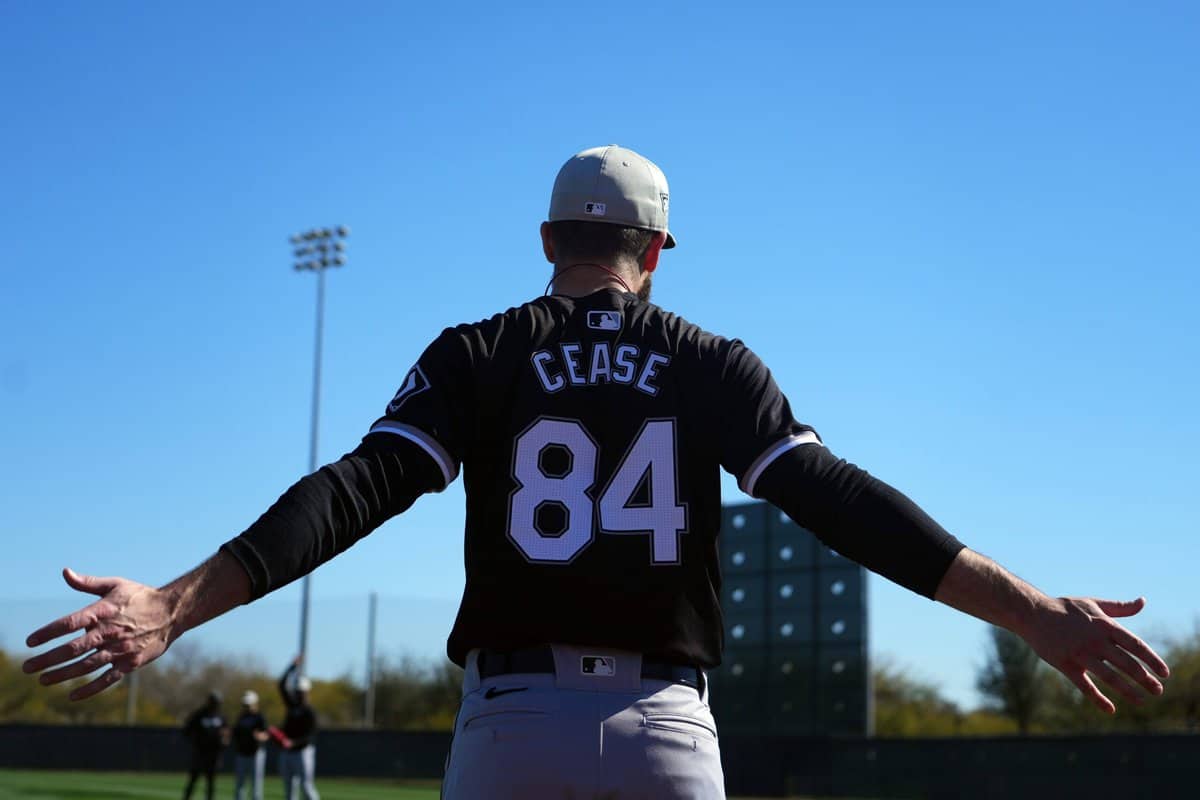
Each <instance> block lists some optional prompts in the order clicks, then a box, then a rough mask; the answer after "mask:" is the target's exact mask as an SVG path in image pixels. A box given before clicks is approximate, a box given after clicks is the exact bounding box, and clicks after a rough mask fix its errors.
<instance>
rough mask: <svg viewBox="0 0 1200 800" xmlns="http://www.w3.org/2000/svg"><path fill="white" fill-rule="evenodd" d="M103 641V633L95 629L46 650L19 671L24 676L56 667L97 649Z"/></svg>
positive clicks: (28, 661) (27, 662)
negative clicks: (22, 671)
mask: <svg viewBox="0 0 1200 800" xmlns="http://www.w3.org/2000/svg"><path fill="white" fill-rule="evenodd" d="M103 641H104V631H102V630H100V629H99V628H96V629H94V630H91V631H88V632H87V633H85V634H83V635H82V636H77V637H75V638H74V639H72V640H71V641H69V642H67V643H66V644H63V645H59V646H58V647H56V648H54V649H53V650H47V651H46V652H45V653H42V654H41V655H39V656H34V657H33V658H30V659H28V660H27V661H26V662H25V663H24V664H22V665H21V669H22V670H24V672H25V673H26V674H29V673H33V672H41V671H42V670H44V669H46V668H47V667H53V666H57V665H58V664H62V663H65V662H67V661H70V660H71V659H73V658H78V657H79V656H81V655H83V654H84V653H86V652H88V651H89V650H93V649H95V648H96V647H99V646H100V644H101V643H102V642H103Z"/></svg>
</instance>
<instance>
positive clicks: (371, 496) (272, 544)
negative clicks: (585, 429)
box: [24, 436, 443, 700]
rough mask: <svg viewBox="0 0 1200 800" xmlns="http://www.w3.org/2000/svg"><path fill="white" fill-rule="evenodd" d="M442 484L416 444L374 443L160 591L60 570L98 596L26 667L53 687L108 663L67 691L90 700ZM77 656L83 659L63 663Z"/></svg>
mask: <svg viewBox="0 0 1200 800" xmlns="http://www.w3.org/2000/svg"><path fill="white" fill-rule="evenodd" d="M442 483H443V478H442V476H441V474H440V473H439V472H438V470H437V468H436V467H435V465H434V464H433V463H432V462H431V461H430V459H429V457H428V456H427V455H426V454H425V453H424V452H423V451H421V450H419V449H418V448H417V447H416V446H415V445H413V444H411V443H409V442H407V441H406V440H404V439H401V438H399V437H394V436H387V437H380V436H372V437H368V439H367V440H366V441H364V443H363V444H362V445H360V446H359V447H358V448H357V449H356V450H355V451H354V452H353V453H350V454H349V455H346V456H343V457H342V458H341V459H340V460H339V461H337V462H334V463H333V464H330V465H328V466H325V467H322V468H321V469H320V470H318V471H317V472H315V473H313V474H312V475H309V476H307V477H305V478H303V479H301V480H300V481H299V482H298V483H296V484H295V485H294V486H292V487H291V488H290V489H288V491H287V492H285V493H284V495H283V496H282V497H280V498H279V500H278V501H277V502H276V503H275V504H274V505H273V506H272V507H271V508H270V510H268V511H267V512H266V513H265V514H263V515H262V517H260V518H259V519H258V521H257V522H255V523H254V524H253V525H252V526H250V528H248V529H247V530H246V531H245V532H244V533H243V534H241V535H240V536H238V537H237V538H235V539H233V540H231V541H230V542H227V543H226V544H225V545H224V546H223V547H222V548H221V550H220V552H218V553H217V554H216V555H214V556H213V557H212V558H209V559H208V560H207V561H205V562H204V563H203V564H201V565H200V566H198V567H196V568H195V569H193V570H192V571H191V572H189V573H187V574H186V575H183V576H181V577H180V578H177V579H176V580H174V581H172V582H171V583H169V584H167V585H166V586H163V587H161V588H158V589H155V588H154V587H151V586H146V585H144V584H141V583H136V582H134V581H131V580H127V579H125V578H94V577H90V576H87V575H79V574H77V573H75V572H73V571H71V570H69V569H66V570H63V577H64V578H65V579H66V581H67V584H68V585H69V586H70V587H71V588H73V589H76V590H78V591H81V592H86V593H88V594H94V595H98V596H99V597H100V599H99V600H97V601H95V602H94V603H92V604H91V605H88V606H86V607H84V608H82V609H80V610H79V611H76V612H75V613H74V614H68V615H67V616H65V617H61V618H59V619H57V620H55V621H54V622H51V623H50V624H48V625H45V626H43V627H42V628H39V629H38V630H36V631H34V632H33V633H32V634H31V635H30V636H29V638H28V639H27V640H26V644H27V645H28V646H29V647H38V646H40V645H42V644H45V643H46V642H49V641H51V640H53V639H56V638H58V637H60V636H65V635H67V634H70V633H76V632H80V631H82V633H81V635H79V636H77V637H76V638H75V639H73V640H71V641H70V642H67V643H66V644H63V645H60V646H58V647H55V648H53V649H51V650H48V651H46V652H44V653H42V654H40V655H37V656H34V657H33V658H30V659H29V660H28V661H26V662H25V664H24V670H25V672H27V673H33V672H41V671H42V670H46V669H50V668H54V669H50V671H49V672H46V673H44V674H43V675H42V676H41V682H42V684H43V685H50V684H55V683H61V682H62V681H66V680H71V679H73V678H79V677H82V676H84V675H88V674H90V673H92V672H94V671H96V670H97V669H100V668H101V667H103V666H104V665H106V664H111V665H112V666H111V667H110V668H109V669H108V670H107V671H106V672H104V673H103V674H101V675H100V676H99V677H97V678H96V679H95V680H93V681H91V682H90V683H88V684H86V685H84V686H81V687H79V688H77V689H76V690H75V691H73V692H72V693H71V699H72V700H83V699H84V698H87V697H91V696H92V695H94V694H96V693H98V692H101V691H103V690H104V689H107V688H108V687H109V686H112V685H113V684H115V683H116V682H117V681H119V680H120V679H121V678H122V677H123V676H124V675H127V674H129V673H130V672H131V671H133V670H135V669H137V668H138V667H141V666H144V665H146V664H149V663H150V662H151V661H153V660H154V659H156V658H158V657H159V656H161V655H162V654H163V653H164V652H166V650H167V648H168V647H170V646H171V644H172V642H174V641H175V640H176V639H178V638H179V637H180V636H182V635H183V634H184V633H185V632H186V631H188V630H190V629H192V628H195V627H196V626H198V625H202V624H204V623H205V622H207V621H208V620H210V619H213V618H214V617H217V616H220V615H221V614H224V613H225V612H226V611H228V610H230V609H231V608H233V607H235V606H237V605H241V604H243V603H247V602H250V601H251V600H254V599H257V598H259V597H261V596H263V595H264V594H266V593H267V592H270V591H274V590H275V589H278V588H279V587H281V586H284V585H286V584H288V583H290V582H292V581H294V580H296V579H297V578H299V577H301V576H303V575H306V574H308V573H309V572H311V571H313V570H314V569H316V568H317V567H318V566H320V565H321V564H323V563H324V562H326V561H328V560H329V559H331V558H333V557H334V556H336V555H337V554H339V553H341V552H344V551H345V550H347V549H349V548H350V547H351V546H352V545H353V544H354V543H355V542H357V541H358V540H359V539H361V538H362V537H364V536H366V535H367V534H368V533H370V532H371V531H373V530H375V528H377V527H379V526H380V525H382V524H383V523H384V522H385V521H386V520H388V519H389V518H390V517H392V516H395V515H396V514H399V513H400V512H402V511H404V510H405V509H407V508H408V507H409V506H410V505H412V503H413V502H414V501H415V500H416V498H417V497H419V496H420V495H421V494H423V493H424V492H426V491H429V490H431V489H433V488H440V487H441V485H442ZM79 656H84V658H82V659H80V660H79V661H75V662H74V663H70V664H68V663H67V662H70V661H73V660H74V659H76V658H78V657H79ZM64 664H65V665H66V666H60V665H64Z"/></svg>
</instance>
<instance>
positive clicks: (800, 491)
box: [755, 445, 963, 599]
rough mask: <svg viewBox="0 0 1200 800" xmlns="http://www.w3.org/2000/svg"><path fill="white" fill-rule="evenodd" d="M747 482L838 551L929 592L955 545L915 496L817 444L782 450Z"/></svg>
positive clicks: (958, 544)
mask: <svg viewBox="0 0 1200 800" xmlns="http://www.w3.org/2000/svg"><path fill="white" fill-rule="evenodd" d="M755 489H756V491H755V495H756V496H757V497H760V498H762V499H763V500H766V501H768V502H770V503H772V504H773V505H775V506H777V507H778V508H780V509H782V510H783V511H785V512H786V513H787V515H788V516H790V517H791V518H792V519H793V520H795V522H796V524H798V525H800V526H802V527H805V528H807V529H808V530H810V531H812V532H813V533H814V534H816V536H817V538H818V539H820V540H821V541H822V542H824V543H825V544H826V545H827V546H829V547H832V548H833V549H834V550H836V551H837V552H838V553H840V554H842V555H843V556H845V557H846V558H849V559H850V560H852V561H856V562H858V563H859V564H862V565H863V566H864V567H866V568H867V569H869V570H871V571H872V572H877V573H879V574H880V575H882V576H884V577H885V578H888V579H889V580H892V581H895V582H896V583H898V584H900V585H901V586H903V587H905V588H906V589H911V590H912V591H914V592H916V593H918V594H922V595H924V596H926V597H928V598H930V599H932V598H933V595H934V593H935V592H936V591H937V587H938V584H939V583H941V580H942V577H943V576H944V575H945V574H946V570H947V569H949V568H950V563H951V562H952V561H954V558H955V556H957V555H958V552H959V551H960V550H962V549H963V544H962V543H961V542H959V541H958V539H956V538H954V537H953V536H951V535H950V534H949V533H947V532H946V531H945V529H943V528H942V526H940V525H938V524H937V522H935V521H934V520H933V519H932V518H931V517H930V516H929V515H928V514H926V513H925V512H924V511H922V510H921V509H920V508H919V507H917V505H916V503H914V502H913V501H911V500H909V499H908V498H907V497H905V496H904V495H903V494H901V493H900V492H898V491H896V490H895V489H893V488H892V487H891V486H888V485H887V484H886V483H884V482H883V481H880V480H876V479H875V478H873V477H872V476H871V475H869V474H867V472H865V471H864V470H861V469H859V468H858V467H856V466H854V465H853V464H850V463H848V462H847V461H844V460H842V459H840V458H837V457H836V456H834V455H833V454H831V453H830V452H829V451H828V450H826V449H825V447H823V446H821V445H808V446H805V447H796V448H793V449H791V450H788V451H787V452H785V453H783V454H782V455H780V456H779V457H778V458H776V459H775V460H774V461H773V462H772V463H771V464H769V465H768V466H767V467H766V469H765V470H764V471H763V473H762V475H761V477H759V479H758V482H757V485H756V487H755Z"/></svg>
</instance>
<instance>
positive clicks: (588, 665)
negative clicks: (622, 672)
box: [579, 656, 617, 678]
mask: <svg viewBox="0 0 1200 800" xmlns="http://www.w3.org/2000/svg"><path fill="white" fill-rule="evenodd" d="M579 671H580V672H582V673H583V674H584V675H600V676H603V677H608V678H611V677H612V676H613V675H616V674H617V662H616V659H614V658H611V657H609V656H582V657H580V659H579Z"/></svg>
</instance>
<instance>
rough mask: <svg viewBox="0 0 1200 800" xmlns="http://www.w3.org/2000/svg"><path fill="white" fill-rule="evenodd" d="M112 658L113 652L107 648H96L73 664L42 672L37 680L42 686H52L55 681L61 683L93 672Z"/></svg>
mask: <svg viewBox="0 0 1200 800" xmlns="http://www.w3.org/2000/svg"><path fill="white" fill-rule="evenodd" d="M112 660H113V654H112V653H111V652H109V651H108V650H97V651H96V652H94V653H92V654H91V655H90V656H88V657H87V658H84V659H80V660H79V661H76V662H75V663H74V664H68V665H67V666H65V667H59V668H58V669H52V670H50V671H49V672H45V673H43V674H42V676H41V677H40V678H38V681H39V682H40V683H41V684H42V686H53V685H54V684H56V683H62V682H63V681H69V680H71V679H72V678H79V677H82V676H84V675H87V674H88V673H90V672H95V671H96V670H98V669H100V668H101V667H103V666H104V665H105V664H108V663H111V662H112Z"/></svg>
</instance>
